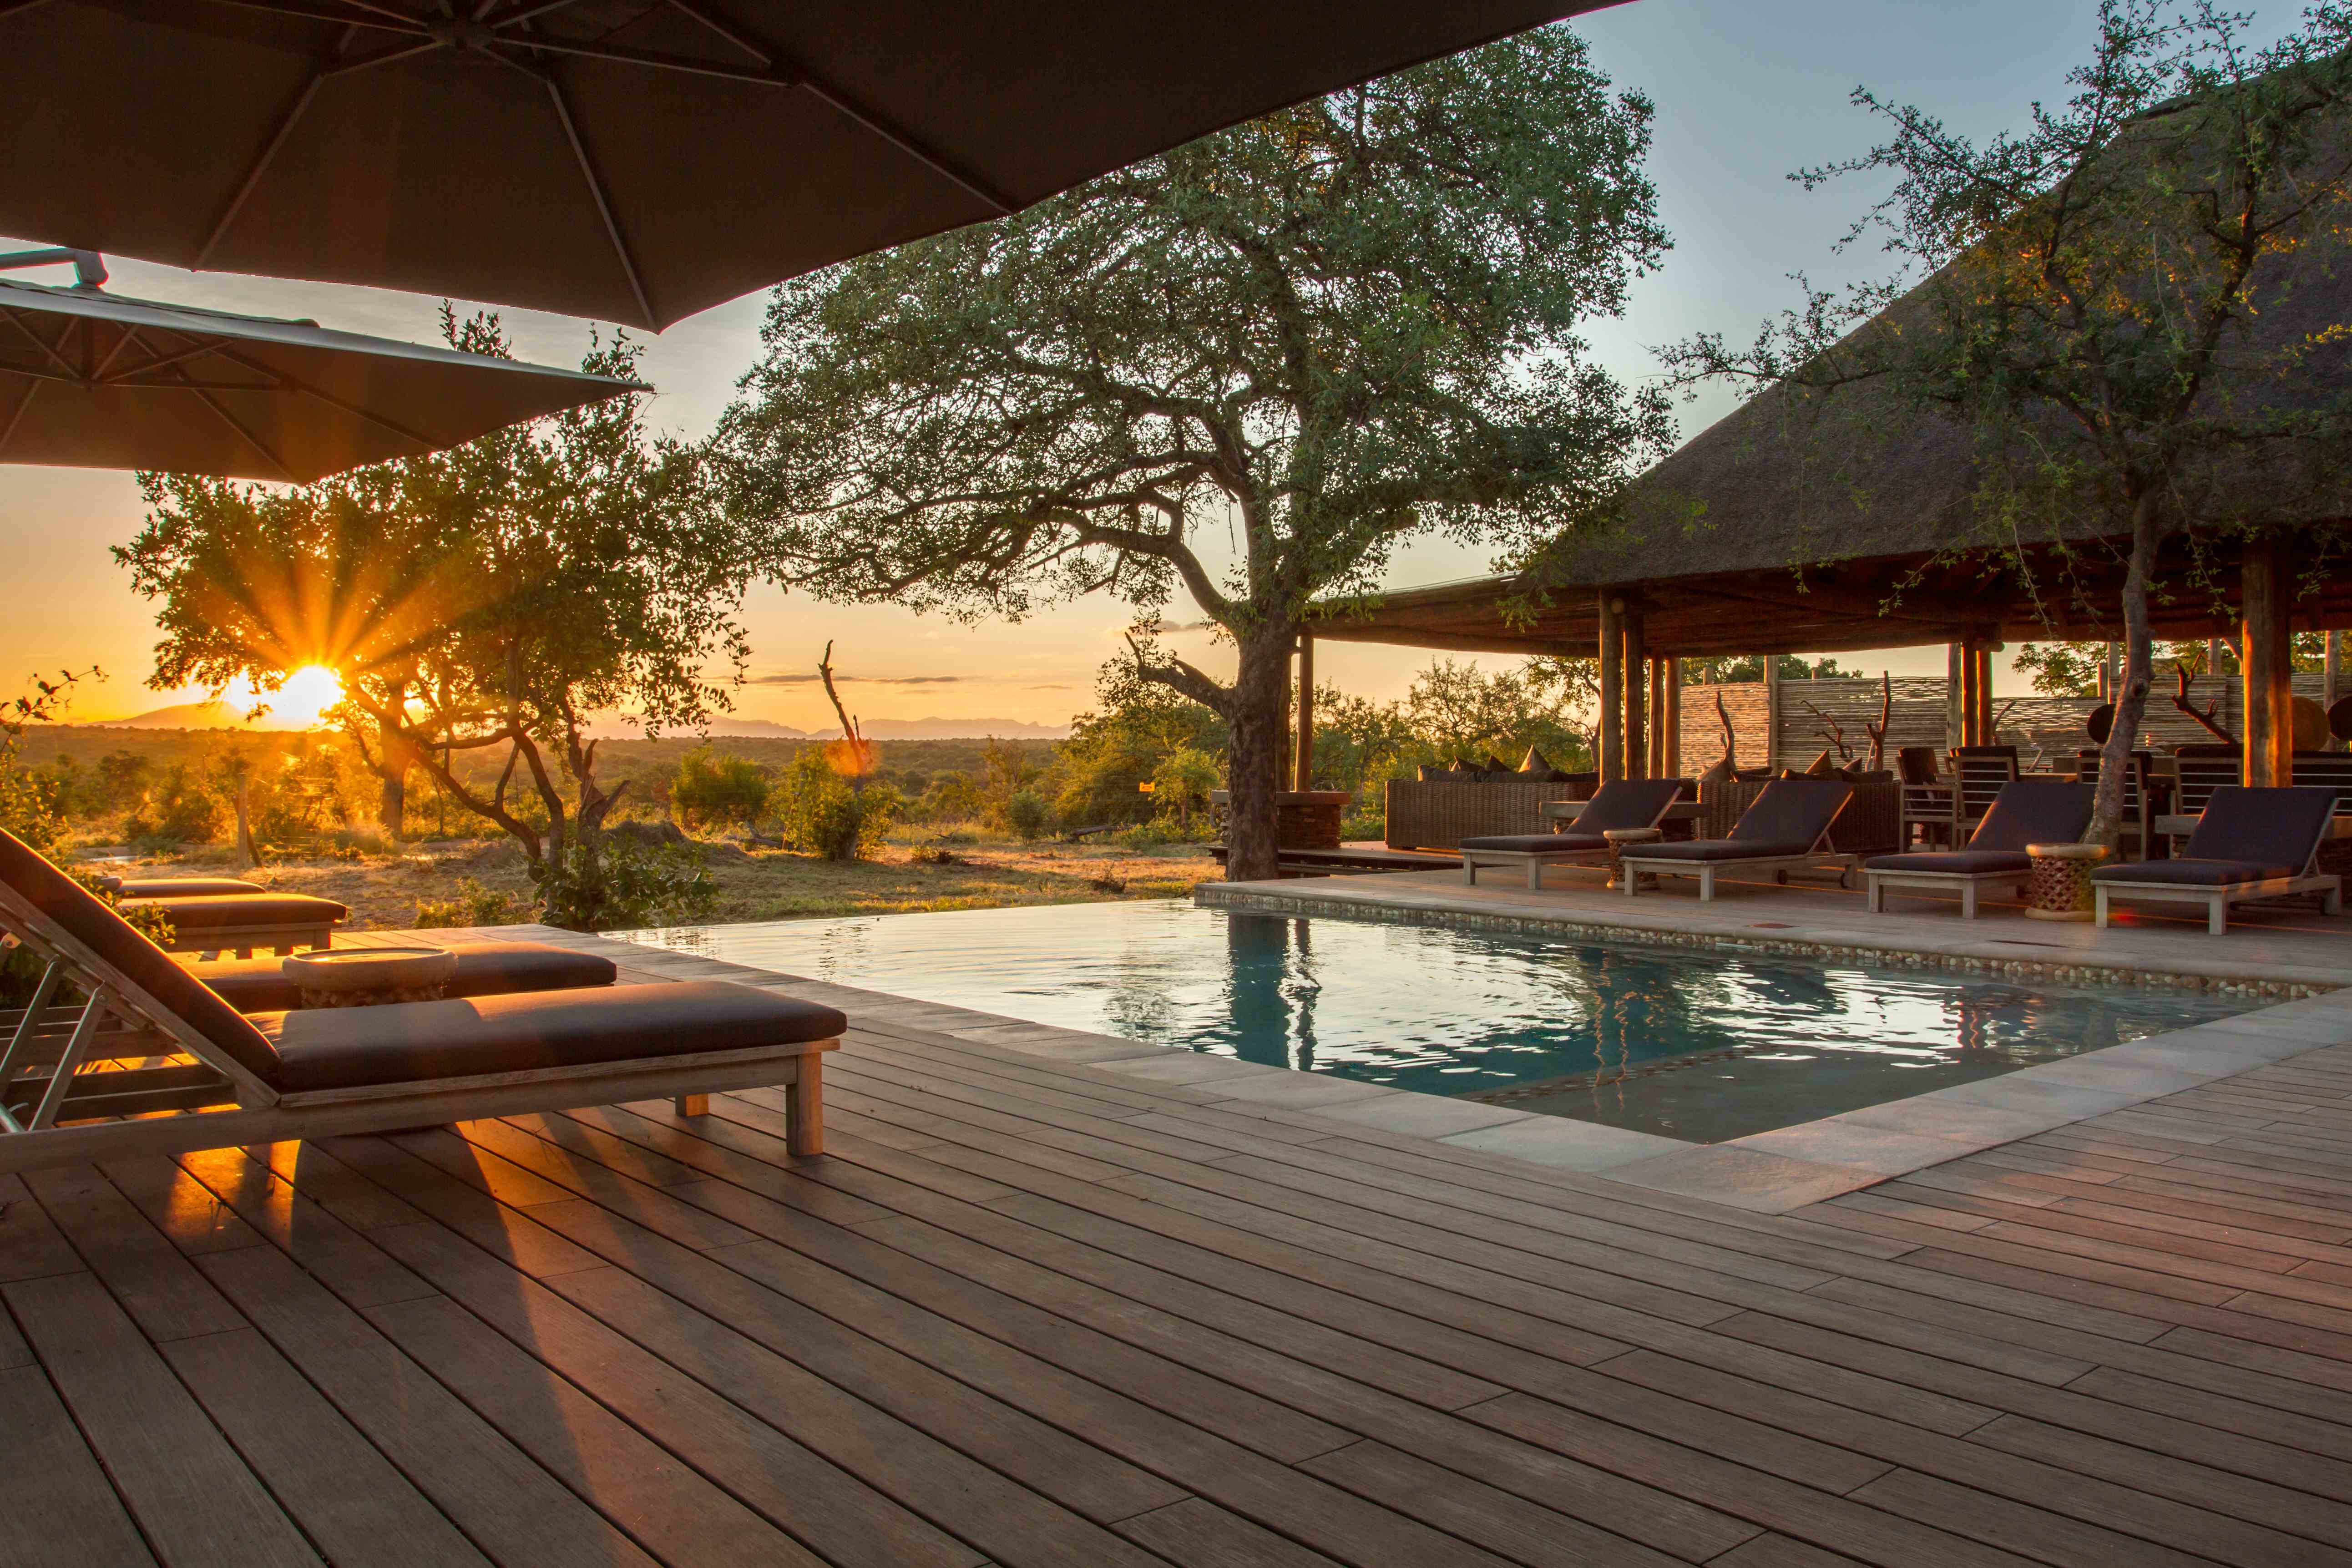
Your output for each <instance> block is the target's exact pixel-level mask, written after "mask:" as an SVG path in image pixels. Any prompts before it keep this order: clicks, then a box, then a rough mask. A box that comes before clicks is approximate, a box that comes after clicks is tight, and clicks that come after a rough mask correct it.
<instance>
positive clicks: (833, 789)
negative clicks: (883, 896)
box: [776, 746, 904, 860]
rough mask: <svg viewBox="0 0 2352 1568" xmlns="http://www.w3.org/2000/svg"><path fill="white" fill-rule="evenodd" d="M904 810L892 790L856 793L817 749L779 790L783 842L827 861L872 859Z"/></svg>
mask: <svg viewBox="0 0 2352 1568" xmlns="http://www.w3.org/2000/svg"><path fill="white" fill-rule="evenodd" d="M903 804H904V802H903V800H902V798H901V797H900V795H899V794H898V791H897V790H895V789H893V788H891V787H890V786H889V785H888V784H868V785H866V788H865V789H863V790H856V789H852V788H851V787H850V784H849V781H848V780H847V779H845V778H844V777H842V776H841V774H840V773H839V772H838V771H837V770H836V769H835V767H834V765H833V763H832V762H831V761H830V760H828V759H827V757H826V756H825V753H824V752H823V751H821V750H819V749H818V748H816V747H814V746H811V747H810V748H808V749H807V750H806V751H803V752H801V754H800V755H799V756H797V757H794V758H793V762H792V765H791V766H790V767H789V768H787V769H785V770H784V776H783V780H782V783H781V784H779V785H778V787H777V789H776V815H777V818H778V821H779V823H780V825H781V828H782V834H783V839H784V842H785V843H786V844H787V845H789V846H790V847H793V848H794V849H798V850H800V851H801V852H802V853H803V854H808V855H822V856H824V858H826V859H828V860H862V859H864V858H866V856H868V855H870V854H872V853H873V852H874V850H875V849H876V848H877V847H878V846H879V845H880V844H881V842H882V836H883V835H884V834H885V833H887V832H888V831H889V830H890V824H891V823H892V822H893V821H895V820H896V819H897V817H898V811H899V808H900V806H901V805H903Z"/></svg>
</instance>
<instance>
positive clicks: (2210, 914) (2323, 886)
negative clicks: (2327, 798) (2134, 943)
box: [2091, 847, 2344, 936]
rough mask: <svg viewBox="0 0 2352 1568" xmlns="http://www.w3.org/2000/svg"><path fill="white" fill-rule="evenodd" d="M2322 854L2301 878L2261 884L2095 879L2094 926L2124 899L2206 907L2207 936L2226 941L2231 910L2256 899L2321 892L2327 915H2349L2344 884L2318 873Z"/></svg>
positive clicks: (2268, 880)
mask: <svg viewBox="0 0 2352 1568" xmlns="http://www.w3.org/2000/svg"><path fill="white" fill-rule="evenodd" d="M2318 860H2319V851H2318V849H2317V847H2314V848H2313V849H2312V852H2311V858H2310V859H2309V860H2306V861H2305V862H2304V867H2303V874H2302V875H2301V876H2298V877H2265V878H2263V879H2262V880H2261V881H2258V882H2227V883H2221V884H2219V885H2217V884H2214V883H2211V882H2102V881H2100V880H2099V879H2097V878H2096V877H2093V878H2092V879H2091V922H2092V923H2093V924H2094V925H2095V926H2097V927H2098V928H2099V929H2100V930H2101V931H2105V929H2106V926H2107V901H2108V900H2110V899H2112V898H2117V897H2120V898H2121V899H2122V900H2123V901H2124V902H2126V903H2129V902H2131V901H2132V900H2136V899H2137V900H2145V901H2147V902H2148V903H2159V904H2203V905H2204V906H2205V934H2206V935H2208V936H2222V935H2225V934H2227V933H2228V931H2229V929H2230V906H2231V904H2242V903H2246V902H2249V901H2251V900H2255V899H2284V898H2292V897H2294V895H2295V894H2297V893H2317V894H2319V895H2320V902H2319V907H2320V910H2321V911H2322V912H2323V913H2326V914H2331V915H2340V914H2342V913H2343V912H2344V879H2343V878H2341V877H2338V876H2336V875H2334V874H2333V873H2327V872H2315V871H2314V870H2313V869H2312V868H2313V867H2314V866H2315V865H2316V864H2317V863H2318Z"/></svg>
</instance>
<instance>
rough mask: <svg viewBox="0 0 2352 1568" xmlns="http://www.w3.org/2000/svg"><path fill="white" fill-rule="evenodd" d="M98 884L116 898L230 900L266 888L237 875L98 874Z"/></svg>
mask: <svg viewBox="0 0 2352 1568" xmlns="http://www.w3.org/2000/svg"><path fill="white" fill-rule="evenodd" d="M98 885H99V886H100V887H101V888H104V889H106V890H107V891H108V892H110V893H112V894H113V895H114V896H115V897H116V898H118V899H233V898H237V897H239V896H241V895H243V894H246V893H266V892H268V891H269V889H267V888H265V887H263V886H262V885H261V884H260V883H258V882H248V881H246V880H244V879H242V878H237V877H100V879H98Z"/></svg>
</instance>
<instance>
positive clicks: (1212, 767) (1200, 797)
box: [1151, 746, 1224, 833]
mask: <svg viewBox="0 0 2352 1568" xmlns="http://www.w3.org/2000/svg"><path fill="white" fill-rule="evenodd" d="M1223 782H1224V781H1223V778H1221V777H1220V776H1219V774H1218V772H1217V759H1216V758H1214V757H1213V756H1211V755H1209V753H1208V752H1203V751H1200V750H1197V749H1196V748H1194V747H1192V746H1179V747H1177V748H1176V750H1174V751H1172V752H1169V753H1168V754H1167V755H1166V756H1165V757H1162V758H1161V759H1160V765H1159V766H1158V767H1156V768H1154V769H1152V770H1151V799H1152V802H1153V804H1154V805H1155V806H1156V807H1157V808H1158V812H1159V815H1160V818H1161V819H1162V820H1167V819H1171V818H1172V819H1173V820H1174V822H1175V824H1176V827H1177V829H1178V831H1180V832H1182V833H1190V832H1191V831H1192V819H1193V817H1194V816H1200V815H1202V814H1205V813H1206V812H1207V811H1208V809H1209V792H1210V791H1211V790H1213V789H1215V788H1217V787H1218V786H1219V785H1220V784H1223Z"/></svg>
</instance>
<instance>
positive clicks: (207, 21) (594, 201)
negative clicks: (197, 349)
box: [0, 0, 1612, 329]
mask: <svg viewBox="0 0 2352 1568" xmlns="http://www.w3.org/2000/svg"><path fill="white" fill-rule="evenodd" d="M1607 3H1612V0H1446V3H1444V4H1442V5H1439V4H1431V3H1429V0H1184V3H1182V4H1173V3H1171V0H1027V3H1024V4H1021V5H1004V4H986V3H982V0H966V3H964V4H961V5H939V4H936V3H935V0H478V3H475V4H468V5H457V6H456V7H455V8H454V13H453V8H452V7H450V6H448V5H436V4H433V3H432V0H236V3H234V4H231V3H228V0H30V3H26V0H15V3H13V4H9V3H0V103H6V104H8V105H10V111H9V132H8V138H9V147H8V173H7V177H6V179H5V181H0V234H10V235H17V236H22V237H27V238H35V239H39V240H42V241H45V242H48V243H53V244H64V245H71V246H77V247H84V248H88V249H92V250H104V251H110V252H112V253H115V254H118V255H123V256H134V257H141V258H146V259H149V260H153V261H163V262H169V263H172V264H174V265H177V266H182V267H191V268H206V269H214V270H221V271H229V272H257V273H263V274H268V275H271V276H276V277H286V278H309V279H324V280H327V281H331V282H338V283H364V284H373V285H377V286H380V287H384V288H392V289H415V290H420V291H423V292H426V293H436V294H451V295H456V296H457V297H459V298H463V299H467V300H490V301H496V302H499V303H502V304H511V305H521V306H529V307H532V308H534V309H539V310H560V311H565V312H568V313H570V314H572V315H582V316H594V317H598V318H601V319H603V320H606V321H622V322H626V323H629V324H631V325H635V326H641V327H649V328H654V329H659V328H661V327H664V326H667V325H668V324H669V323H670V322H672V321H678V320H680V319H681V318H683V317H686V316H689V315H692V314H693V313H694V312H696V311H698V310H703V309H705V308H707V307H709V306H711V305H714V304H717V303H719V301H720V300H729V299H732V298H733V297H735V296H736V295H738V294H742V293H745V292H748V291H749V290H751V289H758V288H761V287H763V286H765V285H767V284H770V283H773V282H776V281H778V280H779V279H785V278H790V277H793V276H796V275H798V274H800V273H803V272H806V271H810V270H812V269H814V268H819V267H823V266H824V265H826V264H827V263H830V262H834V261H838V260H841V259H843V258H846V257H851V256H856V255H860V254H862V253H864V252H866V251H870V250H876V249H880V248H882V247H887V246H890V245H895V244H898V242H900V241H902V240H907V239H912V238H914V237H918V236H921V235H927V234H933V233H937V232H939V231H940V230H943V229H949V228H953V227H956V226H960V225H963V224H968V223H972V222H976V221H978V220H981V219H984V218H989V217H994V216H1000V215H1002V214H1003V213H1007V212H1011V211H1013V210H1015V209H1017V208H1019V207H1023V206H1025V205H1029V204H1030V203H1033V202H1035V201H1038V200H1040V199H1042V198H1043V197H1045V196H1047V195H1052V194H1053V193H1055V192H1056V191H1059V190H1063V189H1066V188H1067V187H1068V186H1070V185H1073V184H1077V183H1079V182H1081V181H1083V180H1086V179H1088V178H1090V177H1092V176H1094V175H1096V174H1101V173H1103V172H1105V171H1107V170H1109V169H1114V168H1117V167H1118V166H1120V165H1121V164H1124V163H1131V162H1133V161H1134V160H1136V159H1138V158H1141V157H1144V156H1147V155H1149V154H1150V153H1157V152H1160V151H1164V150H1165V149H1167V148H1170V147H1172V146H1175V145H1177V144H1178V143H1180V142H1186V141H1190V140H1191V139H1192V138H1193V137H1196V136H1199V135H1202V134H1204V133H1205V132H1210V131H1213V130H1216V129H1218V128H1219V127H1222V126H1224V125H1228V124H1232V123H1234V122H1235V121H1242V120H1246V119H1248V118H1250V117H1252V116H1254V115H1257V114H1262V113H1265V112H1267V111H1268V110H1274V109H1277V108H1280V107H1282V106H1283V105H1286V104H1289V103H1294V102H1297V101H1300V100H1304V99H1307V98H1311V97H1314V96H1316V95H1318V94H1319V93H1323V92H1328V91H1331V90H1334V89H1339V88H1341V87H1346V86H1349V85H1351V84H1353V83H1356V82H1360V81H1363V80H1367V79H1370V78H1372V77H1375V76H1379V75H1381V74H1382V73H1385V72H1388V71H1392V70H1396V69H1399V68H1402V67H1405V66H1408V65H1412V64H1415V63H1417V62H1419V61H1422V60H1425V59H1430V58H1435V57H1437V56H1440V55H1444V54H1449V53H1452V52H1454V51H1455V50H1458V49H1463V48H1466V47H1470V46H1472V45H1474V44H1479V43H1484V42H1486V41H1488V40H1491V39H1494V38H1497V37H1504V36H1506V35H1507V34H1510V33H1514V32H1518V31H1521V30H1523V29H1525V28H1528V27H1530V26H1536V25H1538V24H1539V23H1543V22H1548V21H1552V20H1555V19H1557V18H1559V17H1560V16H1567V15H1570V14H1572V13H1575V12H1578V11H1584V10H1591V9H1594V8H1596V4H1607Z"/></svg>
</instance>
